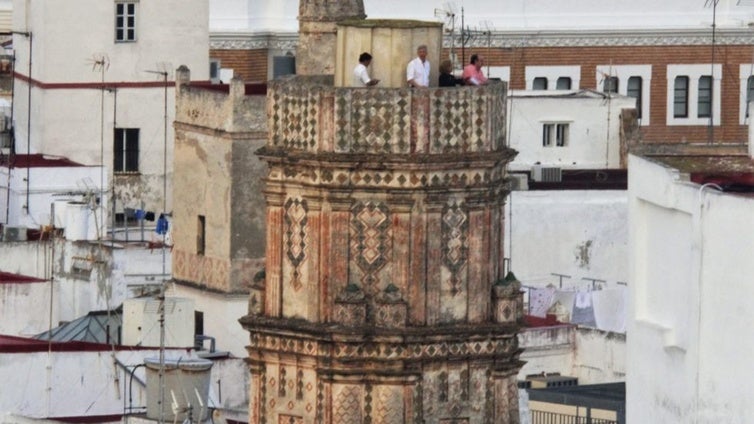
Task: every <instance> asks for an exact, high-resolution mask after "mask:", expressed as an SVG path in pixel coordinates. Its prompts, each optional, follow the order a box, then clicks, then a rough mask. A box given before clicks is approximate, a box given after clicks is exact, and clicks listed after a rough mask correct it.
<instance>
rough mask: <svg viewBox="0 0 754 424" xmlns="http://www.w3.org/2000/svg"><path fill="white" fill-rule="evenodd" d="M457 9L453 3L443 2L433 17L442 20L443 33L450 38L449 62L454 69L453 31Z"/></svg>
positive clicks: (455, 58)
mask: <svg viewBox="0 0 754 424" xmlns="http://www.w3.org/2000/svg"><path fill="white" fill-rule="evenodd" d="M457 14H458V7H457V6H456V4H455V3H454V2H445V3H444V4H443V6H442V8H439V9H435V17H437V18H441V19H443V22H444V24H443V31H444V32H445V33H446V34H448V35H449V37H450V61H451V62H452V63H453V67H454V68H455V65H456V62H457V57H456V53H455V30H456V15H457Z"/></svg>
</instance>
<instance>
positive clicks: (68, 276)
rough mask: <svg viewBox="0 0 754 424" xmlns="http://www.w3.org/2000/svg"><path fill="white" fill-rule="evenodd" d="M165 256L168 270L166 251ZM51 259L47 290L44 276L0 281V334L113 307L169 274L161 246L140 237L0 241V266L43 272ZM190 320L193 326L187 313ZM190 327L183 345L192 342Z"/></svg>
mask: <svg viewBox="0 0 754 424" xmlns="http://www.w3.org/2000/svg"><path fill="white" fill-rule="evenodd" d="M53 254H54V257H53ZM165 261H166V269H167V270H168V272H169V270H170V269H171V268H170V255H169V254H167V255H166V256H165ZM52 264H54V266H55V274H54V283H53V290H52V292H51V291H50V283H49V282H46V283H23V284H5V285H4V284H0V305H3V307H1V308H0V334H10V335H21V336H32V335H36V334H39V333H42V332H44V331H47V330H48V329H49V328H50V320H52V327H57V326H58V325H59V324H60V323H61V322H65V321H71V320H74V319H76V318H79V317H81V316H84V315H86V314H87V313H89V312H91V311H104V310H108V309H115V308H117V307H118V306H119V305H121V304H122V303H123V302H124V301H125V300H126V299H128V298H131V297H134V296H136V295H139V294H143V293H145V292H146V293H148V292H149V291H150V287H149V286H151V289H152V291H154V290H156V289H157V288H158V286H156V284H159V283H160V282H161V281H162V280H163V278H164V279H169V275H166V276H163V275H162V250H161V249H149V248H148V246H147V244H146V243H130V244H129V245H128V246H127V247H126V248H124V245H120V244H115V246H114V247H111V246H109V245H107V244H106V245H105V246H99V245H98V244H95V243H89V242H71V241H65V240H62V239H61V240H57V241H56V243H55V249H54V251H53V249H52V244H51V243H50V242H49V241H44V242H38V241H30V242H15V243H7V242H0V270H2V271H5V272H11V273H16V274H21V275H28V276H33V277H37V278H49V275H50V266H51V265H52ZM27 285H28V286H29V287H25V286H27ZM3 286H8V287H3ZM50 295H52V302H50ZM51 305H52V310H50V306H51ZM240 316H241V315H239V317H240ZM190 324H191V325H192V328H193V315H192V316H191V317H190ZM190 333H191V334H190V335H189V339H188V340H189V342H188V345H189V346H190V345H193V332H190Z"/></svg>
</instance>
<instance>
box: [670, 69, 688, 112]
mask: <svg viewBox="0 0 754 424" xmlns="http://www.w3.org/2000/svg"><path fill="white" fill-rule="evenodd" d="M688 116H689V77H687V76H680V77H675V82H674V84H673V117H674V118H686V117H688Z"/></svg>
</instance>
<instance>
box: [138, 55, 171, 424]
mask: <svg viewBox="0 0 754 424" xmlns="http://www.w3.org/2000/svg"><path fill="white" fill-rule="evenodd" d="M158 65H159V67H160V68H162V70H159V71H155V70H146V71H144V72H147V73H150V74H155V75H160V76H162V83H163V88H164V100H163V156H162V212H163V213H167V198H168V74H169V73H168V71H167V64H165V63H161V64H158ZM162 277H163V278H162V282H161V284H160V294H159V296H158V300H159V302H160V306H159V313H160V318H159V321H160V370H159V384H160V399H159V404H160V415H159V417H160V419H159V422H160V424H162V423H164V422H165V234H162Z"/></svg>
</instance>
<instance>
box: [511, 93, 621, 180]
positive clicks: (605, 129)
mask: <svg viewBox="0 0 754 424" xmlns="http://www.w3.org/2000/svg"><path fill="white" fill-rule="evenodd" d="M544 93H548V94H544ZM635 103H636V101H635V99H633V98H628V97H624V96H614V97H612V98H611V99H610V100H609V101H608V100H607V99H605V98H603V97H602V96H600V95H596V94H593V93H589V92H585V93H584V94H581V95H573V94H569V95H565V94H563V95H559V94H557V92H555V93H552V92H541V93H539V94H537V92H534V91H529V92H513V93H512V95H511V96H510V97H508V110H509V114H508V116H509V117H510V118H509V122H508V128H509V132H508V140H509V143H510V147H512V148H513V149H516V150H517V151H518V156H516V160H514V161H513V162H512V163H511V165H510V170H511V171H515V170H526V171H528V170H529V169H530V168H531V165H532V164H534V163H541V164H542V165H545V166H547V165H550V166H558V167H562V168H566V169H595V168H597V169H602V168H612V169H614V168H620V125H621V120H620V113H621V110H622V109H627V108H633V107H634V105H635ZM547 123H566V124H568V127H569V134H568V143H567V145H566V146H563V147H560V146H548V147H545V146H543V145H542V127H543V125H544V124H547Z"/></svg>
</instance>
